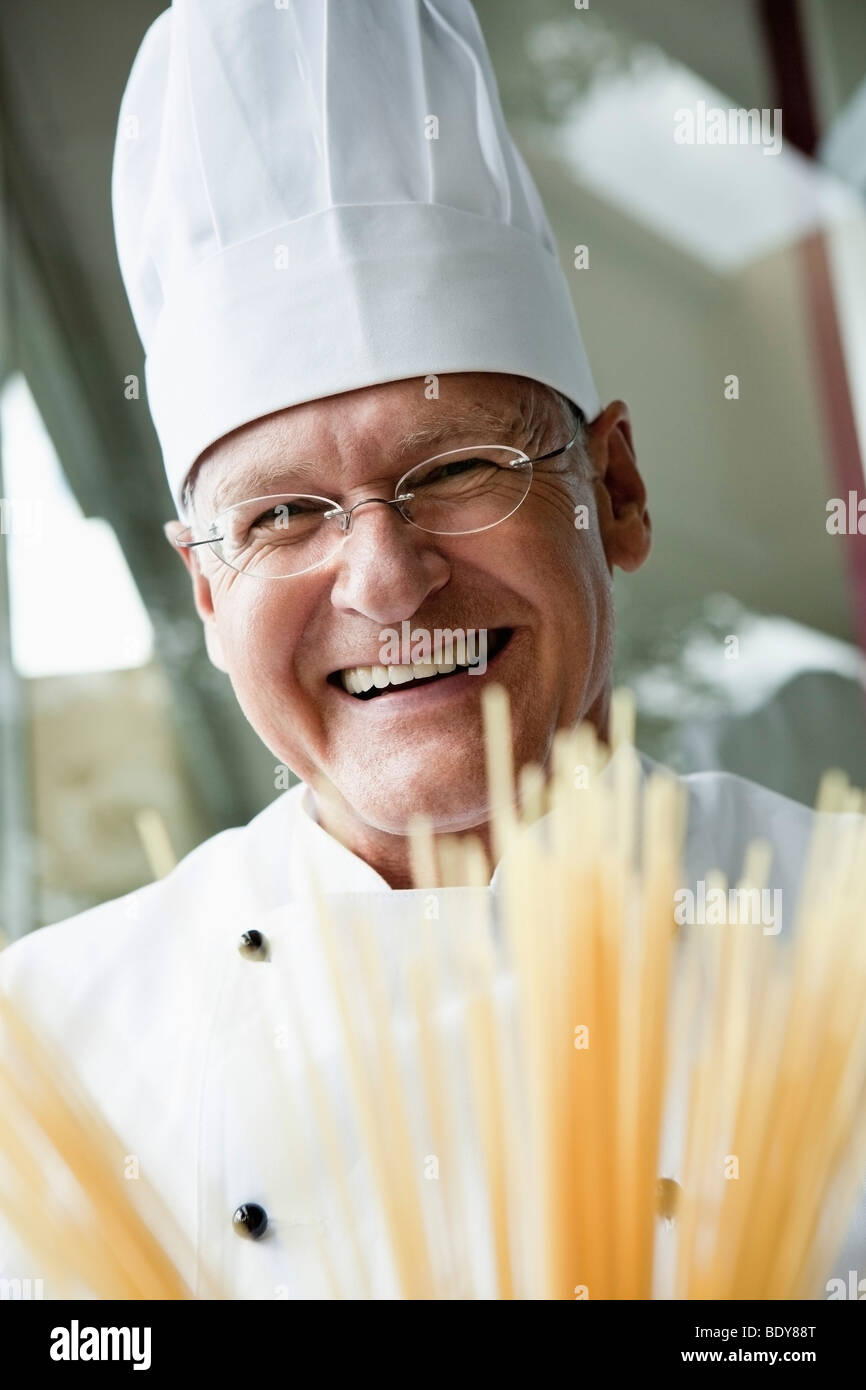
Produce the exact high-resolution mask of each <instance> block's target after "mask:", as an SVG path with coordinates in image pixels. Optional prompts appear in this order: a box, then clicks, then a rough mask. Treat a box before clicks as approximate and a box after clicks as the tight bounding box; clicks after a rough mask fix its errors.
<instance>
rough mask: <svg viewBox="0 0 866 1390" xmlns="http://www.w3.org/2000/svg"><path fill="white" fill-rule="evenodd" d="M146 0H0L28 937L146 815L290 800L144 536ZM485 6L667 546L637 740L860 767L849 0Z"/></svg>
mask: <svg viewBox="0 0 866 1390" xmlns="http://www.w3.org/2000/svg"><path fill="white" fill-rule="evenodd" d="M318 2H319V0H310V3H318ZM163 8H164V4H162V3H159V0H124V3H123V4H118V3H116V0H74V2H73V3H66V2H65V0H4V3H3V7H2V10H0V176H2V190H3V195H2V200H0V381H2V387H0V449H2V454H0V470H2V471H0V499H2V502H0V506H2V513H0V874H2V899H0V927H2V928H3V930H4V931H5V932H6V933H7V934H8V935H9V936H13V937H14V936H17V935H19V934H20V933H22V932H23V931H26V930H29V929H31V928H32V927H34V926H37V925H40V924H42V923H45V922H51V921H57V920H59V919H61V918H63V917H66V916H68V915H70V914H71V913H74V912H77V911H79V910H81V909H83V908H85V907H88V906H90V905H91V904H93V903H97V902H100V901H103V900H105V899H107V898H112V897H116V896H117V895H119V894H122V893H124V892H126V891H128V890H130V889H132V888H135V887H137V886H138V885H140V884H142V883H144V882H146V881H148V880H149V879H150V878H151V877H152V875H153V867H152V860H151V858H149V857H148V854H147V853H146V851H145V842H146V840H147V838H148V837H147V826H148V825H151V824H153V823H154V815H153V813H154V812H155V813H157V814H158V816H159V817H160V818H161V821H162V823H163V824H164V826H165V828H166V830H167V832H168V836H169V838H170V840H171V844H172V846H173V848H174V851H175V852H176V853H177V854H178V855H182V854H185V853H186V852H187V851H188V850H190V849H191V848H192V847H193V846H195V845H196V844H197V843H199V842H200V841H201V840H203V839H204V838H206V837H207V836H208V835H211V834H213V833H214V832H215V831H217V830H219V829H221V828H223V827H225V826H229V825H237V824H240V823H243V822H244V821H246V820H248V819H249V818H250V817H251V816H253V815H254V814H255V813H256V812H257V811H258V810H259V809H261V807H262V806H264V805H265V804H266V803H267V802H268V801H269V800H270V799H271V798H272V797H274V796H275V795H277V794H278V791H277V789H276V788H275V769H274V759H273V757H272V756H271V754H270V753H268V751H267V750H266V749H265V748H264V747H263V746H262V745H261V744H260V743H259V741H258V739H257V738H256V736H255V735H254V734H253V733H252V731H251V730H250V729H249V727H248V726H247V724H246V723H245V721H244V719H243V718H242V716H241V715H240V713H239V711H238V710H237V707H236V705H235V703H234V699H233V696H232V694H231V690H230V687H229V685H228V681H227V679H226V677H224V676H222V675H221V674H219V673H218V672H217V671H215V670H214V669H213V668H212V667H211V666H210V665H209V663H208V661H207V658H206V656H205V653H204V648H203V644H202V640H201V632H200V627H199V623H198V620H197V618H196V616H195V613H194V610H193V607H192V602H191V597H190V593H189V587H188V583H187V580H186V576H185V573H184V571H183V569H182V566H181V564H180V562H179V561H178V560H177V558H176V557H174V556H173V555H172V553H171V552H170V550H169V548H168V545H167V542H166V541H165V539H164V536H163V532H162V523H163V522H164V521H165V520H167V519H168V518H169V517H171V516H172V515H173V509H172V504H171V501H170V498H169V494H168V490H167V486H166V484H165V481H164V478H163V474H162V467H161V463H160V457H159V451H158V447H157V443H156V438H155V435H154V432H153V429H152V426H151V424H150V419H149V415H148V412H147V405H146V401H145V398H144V391H143V361H142V353H141V347H140V344H139V342H138V338H137V336H136V333H135V329H134V326H133V322H132V318H131V316H130V313H129V310H128V307H127V303H126V299H125V296H124V293H123V288H122V285H121V280H120V275H119V271H118V268H117V262H116V256H115V250H114V242H113V235H112V226H111V212H110V168H111V156H112V147H113V142H114V136H115V127H116V119H117V112H118V107H119V103H120V97H121V92H122V89H123V86H124V84H125V82H126V79H127V76H128V73H129V69H130V66H131V63H132V59H133V57H134V55H135V52H136V50H137V48H138V45H139V42H140V40H141V38H142V36H143V34H144V32H145V30H146V28H147V27H148V25H149V24H150V22H151V21H152V20H153V19H154V18H155V16H156V15H157V14H158V13H159V12H160V11H161V10H162V9H163ZM476 8H477V11H478V14H479V18H480V20H481V24H482V27H483V29H484V32H485V35H486V38H487V42H488V45H489V48H490V52H491V56H492V60H493V65H494V68H495V70H496V73H497V75H498V79H499V84H500V91H501V96H502V102H503V106H504V109H505V114H506V117H507V119H508V121H509V124H510V127H511V130H512V133H513V135H514V137H515V139H516V141H517V143H518V145H519V146H520V148H521V150H522V152H523V154H524V156H525V158H526V160H527V162H528V164H529V167H530V169H531V170H532V172H533V174H534V176H535V179H536V180H537V182H538V185H539V187H540V190H541V193H542V197H543V199H544V201H545V204H546V207H547V211H548V214H549V216H550V218H551V221H552V224H553V226H554V230H555V232H556V234H557V236H558V239H559V246H560V254H561V258H562V263H563V266H564V268H565V271H566V274H567V277H568V280H569V284H570V286H571V288H572V292H573V295H574V299H575V303H576V305H577V308H578V312H579V315H580V320H581V325H582V329H583V334H584V338H585V341H586V343H587V346H588V349H589V353H590V358H591V361H592V363H593V368H594V372H595V377H596V383H597V385H598V388H599V391H600V394H601V396H602V399H603V400H604V401H605V402H606V401H609V400H612V399H614V398H616V397H621V398H622V399H624V400H626V401H627V402H628V404H629V406H630V409H631V412H632V420H633V424H634V431H635V440H636V445H637V450H638V456H639V459H640V462H641V465H642V469H643V472H644V476H645V478H646V481H647V484H648V487H649V494H650V510H651V514H652V517H653V522H654V528H655V546H654V552H653V555H652V557H651V559H650V561H649V563H648V564H647V566H646V567H645V568H644V569H643V570H642V571H640V572H639V573H638V574H636V575H633V576H630V577H625V578H620V580H618V584H617V592H618V605H619V638H618V649H617V663H616V676H617V679H618V681H620V682H627V683H629V684H630V685H632V687H633V688H634V689H635V691H636V693H637V696H638V701H639V711H640V728H639V742H640V744H641V747H642V748H643V749H644V750H645V751H646V752H647V753H649V754H651V755H652V756H654V757H656V758H659V759H662V760H664V761H666V762H668V763H669V764H670V765H672V766H674V767H676V768H677V769H680V770H684V771H685V770H692V769H699V768H727V769H729V770H731V771H733V772H736V773H739V774H741V775H744V776H747V777H750V778H753V779H755V780H757V781H760V782H763V783H765V784H767V785H769V786H771V787H774V788H776V789H777V790H778V791H780V792H783V793H785V794H786V795H788V796H792V797H795V798H797V799H799V800H803V801H811V800H812V799H813V797H814V794H815V790H816V787H817V781H818V777H819V775H820V772H821V770H822V769H823V768H824V767H826V766H829V765H835V766H841V767H843V768H844V769H845V770H846V771H847V772H848V773H849V775H850V777H851V778H852V779H853V780H854V781H855V782H858V783H860V784H864V783H866V740H864V710H866V704H864V659H863V656H862V652H863V651H864V650H866V536H860V535H857V534H854V535H830V534H828V531H827V527H826V521H827V503H828V500H829V499H830V498H833V497H842V498H845V499H847V497H848V493H849V491H855V492H857V493H858V495H861V496H862V495H866V488H864V486H863V476H862V474H863V467H862V460H863V457H864V447H866V216H864V201H863V197H864V193H866V5H864V0H700V3H695V0H652V3H647V0H590V3H589V6H588V8H586V9H581V8H578V6H577V5H575V4H574V2H573V0H531V3H528V2H527V0H477V5H476ZM700 102H705V103H706V106H707V107H708V108H712V107H721V108H723V109H725V110H728V109H730V108H736V107H743V108H747V109H748V108H757V109H759V110H761V109H764V108H768V109H769V110H773V109H775V108H781V109H782V110H783V121H782V130H783V135H784V144H783V148H782V151H781V153H780V154H777V155H767V154H765V153H764V151H763V148H762V146H761V145H731V146H719V145H708V144H703V145H700V144H695V145H680V144H677V143H676V142H675V141H674V138H673V131H674V124H675V112H676V111H678V110H680V109H683V108H688V109H691V110H697V109H698V104H699V103H700ZM580 247H585V248H586V253H587V254H588V265H583V266H581V268H578V267H577V266H576V265H575V260H576V259H577V261H578V262H579V263H580V262H581V259H582V254H581V253H580V252H579V251H578V249H577V248H580ZM732 376H734V377H736V378H737V382H738V392H739V394H738V398H735V399H732V398H729V397H730V396H731V394H732V388H731V385H730V378H731V377H732ZM130 378H137V379H138V382H139V383H142V386H141V390H140V392H139V394H138V396H137V397H136V392H135V386H134V382H133V383H130ZM726 382H727V383H728V386H727V393H726ZM864 526H866V520H864ZM733 638H736V639H737V640H736V642H734V641H732V640H731V639H733Z"/></svg>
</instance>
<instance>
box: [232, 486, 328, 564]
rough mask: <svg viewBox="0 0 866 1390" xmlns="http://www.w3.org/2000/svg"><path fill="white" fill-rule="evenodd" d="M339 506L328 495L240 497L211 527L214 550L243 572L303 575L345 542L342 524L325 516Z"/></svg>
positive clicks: (293, 494) (291, 494) (292, 494)
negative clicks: (241, 498) (243, 499)
mask: <svg viewBox="0 0 866 1390" xmlns="http://www.w3.org/2000/svg"><path fill="white" fill-rule="evenodd" d="M335 505H336V504H335V503H334V502H331V501H329V500H328V499H327V498H326V497H299V496H298V495H297V494H295V493H290V494H285V495H279V496H275V497H254V498H252V499H250V500H249V501H247V502H239V503H238V504H237V505H236V506H234V507H228V508H226V510H225V511H224V512H221V513H220V515H219V516H218V517H217V518H216V520H215V521H214V523H213V525H212V526H211V528H210V529H211V536H212V538H211V540H210V546H211V549H212V550H213V551H214V553H215V554H216V555H218V556H219V558H220V559H221V560H223V561H224V562H225V563H226V564H227V565H230V566H231V568H232V569H233V570H238V571H239V572H240V573H241V574H252V575H256V576H258V577H260V578H263V579H286V578H288V577H289V576H290V575H293V574H303V572H304V571H305V570H310V569H315V567H316V565H321V564H322V563H323V562H324V561H325V560H327V559H329V557H330V556H331V555H332V554H333V552H334V550H335V549H336V547H337V545H338V544H339V541H340V528H339V526H338V524H337V523H336V522H335V521H327V520H326V519H325V513H326V512H329V511H333V509H334V507H335Z"/></svg>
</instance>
